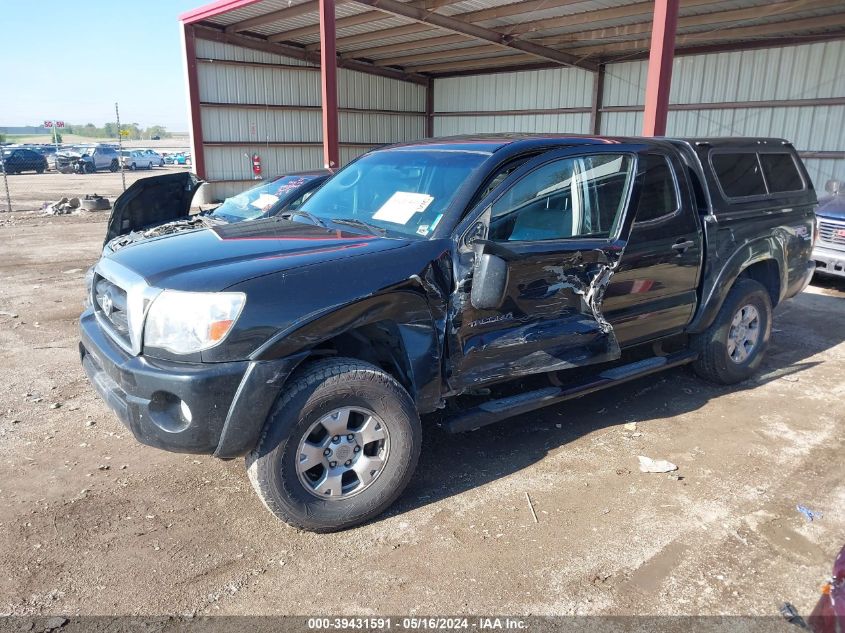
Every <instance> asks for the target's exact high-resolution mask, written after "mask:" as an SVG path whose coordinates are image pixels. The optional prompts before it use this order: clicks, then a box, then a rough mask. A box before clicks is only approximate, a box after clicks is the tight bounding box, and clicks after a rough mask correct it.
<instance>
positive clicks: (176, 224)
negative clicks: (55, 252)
mask: <svg viewBox="0 0 845 633" xmlns="http://www.w3.org/2000/svg"><path fill="white" fill-rule="evenodd" d="M331 173H332V172H330V171H328V170H325V169H319V170H314V171H305V172H297V173H292V174H285V175H282V176H279V177H277V178H274V179H273V180H271V181H269V182H263V183H261V184H260V185H259V186H257V187H253V188H252V189H249V190H247V191H244V192H243V193H239V194H238V195H236V196H233V197H231V198H226V200H224V201H223V203H222V204H221V205H220V206H218V207H216V208H215V209H213V210H211V211H206V212H202V213H197V214H194V215H189V211H190V205H191V200H192V199H193V194H194V192H195V191H196V189H197V188H198V187H199V185H200V184H201V181H199V180H197V179H196V177H195V176H194V175H193V174H191V173H190V172H187V173H186V172H182V173H178V174H166V175H162V176H153V177H152V178H142V179H141V180H139V181H137V182H136V183H135V184H133V185H132V186H131V187H130V188H129V189H127V190H126V192H125V193H123V194H122V195H121V196H120V197H119V198H118V199H117V200H115V203H114V206H113V208H112V213H111V218H110V219H109V228H108V235H107V236H106V242H105V244H104V248H103V252H104V253H112V252H115V251H118V250H120V249H122V248H125V247H127V246H130V245H132V244H136V243H138V242H141V241H143V240H148V239H150V238H154V237H161V236H164V235H172V234H174V233H181V232H184V231H191V230H196V229H203V228H207V227H211V226H221V225H223V224H235V223H237V222H244V221H246V220H258V219H260V218H268V217H271V216H274V215H277V214H280V213H285V212H292V211H295V210H296V209H298V208H299V206H300V205H301V204H302V203H303V202H304V201H305V200H306V199H307V198H308V196H310V195H311V193H313V192H314V190H315V189H317V187H319V186H320V185H321V184H323V182H324V181H325V180H326V179H327V178H328V177H329V176H331Z"/></svg>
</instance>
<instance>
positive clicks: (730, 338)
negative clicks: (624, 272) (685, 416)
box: [692, 279, 772, 385]
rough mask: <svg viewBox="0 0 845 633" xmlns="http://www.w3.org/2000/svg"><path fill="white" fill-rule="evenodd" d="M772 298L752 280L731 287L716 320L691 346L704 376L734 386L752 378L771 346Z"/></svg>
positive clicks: (698, 370)
mask: <svg viewBox="0 0 845 633" xmlns="http://www.w3.org/2000/svg"><path fill="white" fill-rule="evenodd" d="M771 333H772V301H771V299H770V297H769V293H768V291H767V290H766V289H765V288H764V287H763V286H762V285H761V284H760V283H758V282H756V281H754V280H753V279H740V280H738V281H737V282H736V283H735V284H734V286H733V288H731V290H730V292H729V293H728V296H727V297H726V298H725V302H724V303H723V304H722V307H721V309H720V310H719V314H717V315H716V319H715V320H714V321H713V323H712V324H711V325H710V327H709V328H707V330H706V331H704V332H702V333H701V334H696V335H695V336H694V337H693V339H692V345H693V347H694V348H695V349H697V350H698V353H699V357H698V360H697V361H695V363H694V364H693V369H694V370H695V373H697V374H698V375H699V376H701V377H702V378H705V379H707V380H710V381H711V382H716V383H720V384H723V385H732V384H735V383H738V382H742V381H743V380H746V379H747V378H750V377H751V376H752V374H754V372H755V371H757V368H758V367H760V363H762V362H763V356H764V355H765V353H766V349H767V348H768V346H769V337H770V336H771Z"/></svg>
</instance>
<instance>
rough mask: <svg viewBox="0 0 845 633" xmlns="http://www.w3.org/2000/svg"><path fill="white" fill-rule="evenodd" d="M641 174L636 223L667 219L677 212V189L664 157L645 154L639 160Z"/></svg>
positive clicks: (669, 166)
mask: <svg viewBox="0 0 845 633" xmlns="http://www.w3.org/2000/svg"><path fill="white" fill-rule="evenodd" d="M640 172H641V173H642V180H641V181H640V183H641V190H640V200H639V203H638V204H637V215H636V216H635V217H636V221H637V222H653V221H655V220H661V219H663V218H668V217H670V216H671V215H673V214H674V213H675V211H677V210H678V208H679V207H678V187H677V184H676V182H675V175H674V173H673V171H672V166H671V165H670V164H669V161H668V159H667V158H666V157H665V156H660V155H658V154H647V155H645V156H643V157H641V158H640Z"/></svg>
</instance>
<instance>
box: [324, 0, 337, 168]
mask: <svg viewBox="0 0 845 633" xmlns="http://www.w3.org/2000/svg"><path fill="white" fill-rule="evenodd" d="M319 3H320V44H321V46H320V88H321V94H322V102H321V105H322V112H323V167H325V168H326V169H336V168H337V167H339V166H340V145H339V138H338V122H337V119H338V114H337V48H336V46H337V42H336V39H337V38H336V35H337V34H336V31H335V0H319Z"/></svg>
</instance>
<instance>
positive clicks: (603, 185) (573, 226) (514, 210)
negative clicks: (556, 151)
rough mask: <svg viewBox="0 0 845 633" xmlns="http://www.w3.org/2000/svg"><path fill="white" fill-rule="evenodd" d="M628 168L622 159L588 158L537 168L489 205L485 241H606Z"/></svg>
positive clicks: (619, 212) (623, 196)
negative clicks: (602, 239) (570, 239)
mask: <svg viewBox="0 0 845 633" xmlns="http://www.w3.org/2000/svg"><path fill="white" fill-rule="evenodd" d="M632 166H633V160H632V158H631V156H629V155H626V154H587V155H584V156H574V157H567V158H562V159H559V160H555V161H551V162H549V163H546V164H545V165H542V166H540V167H538V168H537V169H535V170H534V171H533V172H531V173H529V174H527V175H526V176H525V177H524V178H522V179H521V180H519V181H518V182H517V183H515V184H514V185H513V186H512V187H511V188H510V189H508V190H507V191H506V192H505V193H504V194H503V195H502V196H501V197H500V198H499V199H498V200H496V202H495V203H493V206H492V211H491V218H490V231H489V238H490V239H491V240H496V241H502V242H505V241H510V242H513V241H540V240H559V239H567V238H605V239H607V238H610V237H611V236H612V235H613V234H614V233H615V232H616V227H617V225H618V223H619V221H620V220H621V218H622V211H623V207H624V205H625V200H626V194H627V192H628V186H629V183H630V181H631V176H632Z"/></svg>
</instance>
